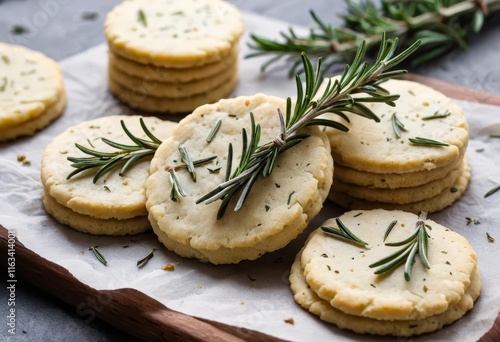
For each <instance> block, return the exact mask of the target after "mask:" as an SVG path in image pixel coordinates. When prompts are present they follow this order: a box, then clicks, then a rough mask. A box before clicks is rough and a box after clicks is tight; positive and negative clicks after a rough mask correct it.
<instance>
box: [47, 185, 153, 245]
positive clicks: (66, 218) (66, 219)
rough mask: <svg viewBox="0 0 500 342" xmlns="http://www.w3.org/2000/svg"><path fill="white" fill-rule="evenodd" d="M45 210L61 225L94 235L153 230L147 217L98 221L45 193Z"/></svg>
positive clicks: (114, 234)
mask: <svg viewBox="0 0 500 342" xmlns="http://www.w3.org/2000/svg"><path fill="white" fill-rule="evenodd" d="M43 205H44V207H45V210H47V212H48V213H49V214H50V215H51V216H53V217H54V218H55V219H56V220H57V221H58V222H59V223H61V224H64V225H67V226H69V227H71V228H73V229H76V230H78V231H81V232H83V233H90V234H94V235H112V236H119V235H133V234H139V233H142V232H145V231H148V230H149V229H151V226H150V224H149V221H148V218H147V217H146V216H136V217H132V218H128V219H123V220H118V219H113V218H112V219H98V218H94V217H91V216H88V215H83V214H78V213H77V212H74V211H73V210H71V209H69V208H67V207H65V206H63V205H61V204H59V203H57V201H56V200H55V199H54V198H53V197H52V196H50V195H48V194H47V193H46V192H45V191H44V193H43Z"/></svg>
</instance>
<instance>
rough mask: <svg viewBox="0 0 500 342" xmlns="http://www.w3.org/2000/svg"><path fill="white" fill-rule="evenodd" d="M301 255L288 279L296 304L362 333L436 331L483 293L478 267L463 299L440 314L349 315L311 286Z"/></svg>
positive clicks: (409, 334)
mask: <svg viewBox="0 0 500 342" xmlns="http://www.w3.org/2000/svg"><path fill="white" fill-rule="evenodd" d="M301 255H302V254H301V253H298V254H297V257H296V258H295V262H294V263H293V265H292V268H291V272H290V278H289V279H290V288H291V290H292V292H293V294H294V299H295V301H296V302H297V304H299V305H300V306H302V307H303V308H304V309H306V310H309V311H310V312H311V313H313V314H315V315H317V316H319V318H320V319H321V320H323V321H325V322H328V323H333V324H335V325H336V326H337V327H339V328H340V329H349V330H352V331H354V332H357V333H361V334H372V335H394V336H412V335H420V334H424V333H428V332H432V331H436V330H438V329H441V328H442V327H443V326H445V325H447V324H451V323H453V322H455V321H456V320H458V319H460V318H461V317H462V316H463V315H464V314H465V313H466V312H467V311H469V310H470V309H472V307H473V306H474V301H475V300H476V299H477V298H478V297H479V294H480V293H481V277H480V274H479V270H478V268H477V266H476V268H475V269H474V271H473V273H472V276H471V283H470V285H469V286H468V287H467V289H466V290H465V293H464V295H463V296H462V298H461V299H460V301H459V302H458V303H457V304H454V305H451V306H450V308H449V309H448V310H446V311H445V312H443V313H441V314H438V315H435V316H430V317H427V318H423V319H419V320H379V319H372V318H367V317H360V316H354V315H349V314H346V313H344V312H342V311H340V310H338V309H336V308H334V307H333V306H331V305H330V303H328V302H327V301H326V300H323V299H321V298H320V297H318V296H317V295H316V293H315V292H314V291H313V290H312V289H311V287H310V286H309V284H307V282H306V279H305V277H304V273H303V270H302V267H301V265H300V258H301Z"/></svg>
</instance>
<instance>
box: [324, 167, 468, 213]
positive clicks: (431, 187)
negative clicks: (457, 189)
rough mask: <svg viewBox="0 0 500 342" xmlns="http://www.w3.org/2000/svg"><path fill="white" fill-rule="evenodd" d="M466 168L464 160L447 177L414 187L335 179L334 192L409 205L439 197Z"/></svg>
mask: <svg viewBox="0 0 500 342" xmlns="http://www.w3.org/2000/svg"><path fill="white" fill-rule="evenodd" d="M466 167H470V166H469V164H468V162H467V160H466V159H465V158H464V159H463V161H462V164H461V165H459V166H458V167H456V168H455V169H453V170H451V171H450V172H449V174H447V175H446V176H445V177H443V178H441V179H437V180H435V181H432V182H429V183H427V184H423V185H419V186H414V187H407V188H398V189H377V188H369V187H364V186H359V185H355V184H349V183H344V182H342V181H341V180H338V179H334V182H333V186H332V189H333V191H339V192H343V193H345V194H346V195H348V196H350V197H354V198H359V199H363V200H366V201H372V202H383V203H392V204H408V203H414V202H420V201H425V200H428V199H430V198H433V197H435V196H437V195H439V194H440V193H441V192H443V190H445V189H446V190H449V189H450V188H451V187H452V186H453V184H455V183H456V182H457V179H458V177H460V175H461V174H462V170H463V169H464V168H466Z"/></svg>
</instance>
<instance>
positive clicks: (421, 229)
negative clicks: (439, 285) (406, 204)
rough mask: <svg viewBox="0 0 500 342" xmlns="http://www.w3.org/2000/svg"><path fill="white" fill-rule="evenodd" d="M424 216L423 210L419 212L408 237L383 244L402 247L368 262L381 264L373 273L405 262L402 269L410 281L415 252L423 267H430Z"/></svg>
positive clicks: (389, 269)
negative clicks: (372, 261)
mask: <svg viewBox="0 0 500 342" xmlns="http://www.w3.org/2000/svg"><path fill="white" fill-rule="evenodd" d="M426 217H427V213H425V212H422V213H420V215H419V217H418V221H417V224H416V228H415V230H414V231H413V233H412V234H411V235H410V237H409V238H407V239H405V240H402V241H399V242H392V243H386V244H385V245H386V246H394V247H399V246H404V247H403V248H401V249H400V250H398V251H396V252H395V253H392V254H390V255H388V256H387V257H385V258H382V259H380V260H378V261H376V262H374V263H372V264H370V265H369V266H370V268H373V267H378V266H381V267H379V268H378V269H377V270H376V271H375V274H383V273H386V272H390V271H392V270H394V269H395V268H396V267H397V266H399V265H400V264H402V263H405V271H404V274H405V280H406V281H410V280H411V270H412V267H413V264H414V262H415V257H416V255H417V252H418V255H419V256H420V261H421V262H422V265H424V267H426V268H430V265H429V261H428V260H427V254H428V247H429V246H428V245H429V242H428V239H429V235H428V234H427V230H426V228H427V226H426V225H425V222H424V220H425V219H426ZM391 224H392V223H391ZM386 235H387V233H386Z"/></svg>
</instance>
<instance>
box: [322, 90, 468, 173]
mask: <svg viewBox="0 0 500 342" xmlns="http://www.w3.org/2000/svg"><path fill="white" fill-rule="evenodd" d="M381 86H382V87H383V88H384V89H386V90H388V91H389V92H390V93H391V94H399V95H400V96H401V97H400V98H399V99H398V100H396V101H395V104H396V107H390V106H388V105H386V104H382V103H371V104H367V106H368V107H369V108H370V109H371V110H373V112H374V113H375V114H376V115H377V116H378V117H379V118H380V120H381V122H379V123H375V122H373V121H372V120H367V119H365V118H363V117H360V116H359V115H353V114H348V117H349V118H350V120H351V122H350V123H348V122H345V121H344V120H343V119H339V117H338V116H336V115H332V116H331V117H332V118H334V119H336V120H342V122H343V123H344V124H345V125H346V126H347V127H349V129H350V130H349V132H347V133H344V132H339V131H336V130H333V129H327V134H328V135H329V138H330V143H331V146H332V154H333V159H334V160H335V162H336V163H338V164H341V165H344V166H347V167H350V168H353V169H356V170H360V171H365V172H373V173H406V172H416V171H423V170H432V169H435V168H439V167H443V166H446V165H449V164H450V163H452V162H453V161H455V160H456V159H457V158H459V156H460V155H463V153H464V151H465V149H466V147H467V143H468V139H469V128H468V124H467V121H466V119H465V116H464V113H463V111H462V109H461V108H460V107H458V106H457V105H456V104H454V103H453V102H452V101H451V100H450V99H449V98H447V97H446V96H444V95H443V94H441V93H439V92H437V91H435V90H433V89H432V88H429V87H427V86H424V85H421V84H419V83H415V82H410V81H400V80H390V81H387V82H384V83H382V84H381ZM393 114H396V118H397V119H398V120H399V121H400V122H401V123H402V124H403V125H404V130H402V131H401V138H399V139H398V138H397V137H396V135H395V133H394V129H393V119H392V117H393ZM437 115H442V116H444V117H443V118H438V119H431V120H428V119H427V120H425V119H426V118H428V117H432V116H437ZM416 137H422V138H426V139H432V140H436V141H440V142H444V143H446V144H448V146H441V147H430V146H420V145H415V144H413V143H411V142H410V141H409V138H416Z"/></svg>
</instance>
